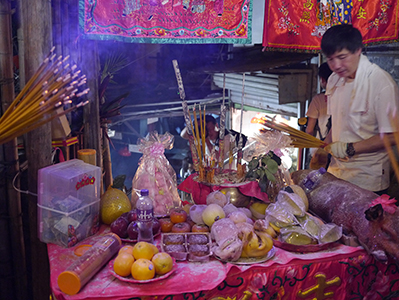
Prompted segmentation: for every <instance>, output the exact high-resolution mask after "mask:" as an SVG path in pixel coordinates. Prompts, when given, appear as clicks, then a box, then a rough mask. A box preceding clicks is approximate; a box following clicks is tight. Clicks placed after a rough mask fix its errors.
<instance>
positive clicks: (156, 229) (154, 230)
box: [152, 218, 161, 235]
mask: <svg viewBox="0 0 399 300" xmlns="http://www.w3.org/2000/svg"><path fill="white" fill-rule="evenodd" d="M160 228H161V223H159V220H158V219H157V218H154V219H153V220H152V234H154V235H155V234H157V233H158V232H159V229H160Z"/></svg>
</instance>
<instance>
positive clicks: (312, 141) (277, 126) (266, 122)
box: [251, 116, 327, 148]
mask: <svg viewBox="0 0 399 300" xmlns="http://www.w3.org/2000/svg"><path fill="white" fill-rule="evenodd" d="M251 123H258V124H261V125H263V126H265V127H268V128H270V129H273V130H277V131H280V132H282V133H285V134H288V136H289V137H290V138H291V140H292V142H291V144H292V146H293V147H295V148H323V147H325V146H326V145H327V143H325V142H323V141H322V140H319V139H318V138H316V137H314V136H312V135H310V134H308V133H306V132H303V131H301V130H298V129H295V128H293V127H291V126H289V125H287V124H284V123H279V122H276V121H275V120H273V119H272V118H270V117H268V116H264V117H262V118H252V120H251Z"/></svg>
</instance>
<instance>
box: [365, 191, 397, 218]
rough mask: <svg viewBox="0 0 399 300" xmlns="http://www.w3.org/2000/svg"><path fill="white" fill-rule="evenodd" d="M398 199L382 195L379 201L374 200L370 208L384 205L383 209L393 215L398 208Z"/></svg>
mask: <svg viewBox="0 0 399 300" xmlns="http://www.w3.org/2000/svg"><path fill="white" fill-rule="evenodd" d="M396 201H397V200H396V199H395V198H392V199H389V195H386V194H384V195H381V196H380V197H378V198H377V199H374V200H373V202H371V204H370V205H369V207H372V206H376V205H377V204H381V205H382V209H383V210H384V211H386V212H387V213H390V214H391V215H392V214H394V213H395V210H396V208H397V206H396V205H395V203H396Z"/></svg>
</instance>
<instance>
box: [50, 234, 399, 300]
mask: <svg viewBox="0 0 399 300" xmlns="http://www.w3.org/2000/svg"><path fill="white" fill-rule="evenodd" d="M107 231H109V228H108V227H106V228H104V227H103V228H102V230H101V231H100V233H99V234H104V233H106V232H107ZM99 234H97V235H96V236H92V237H90V238H88V239H86V240H85V241H83V242H81V243H79V244H94V242H95V241H96V238H98V235H99ZM275 250H276V252H275V255H274V256H273V257H272V258H271V259H269V260H268V261H266V262H263V263H259V264H252V265H236V264H232V263H222V262H220V261H218V260H216V259H211V260H210V261H209V262H207V263H190V262H178V263H177V270H176V271H175V272H174V273H173V274H172V275H171V276H170V277H168V278H165V279H163V280H160V281H156V282H153V283H145V284H135V283H127V282H123V281H120V280H119V279H117V278H115V277H114V276H113V275H112V274H111V273H110V271H109V270H108V269H109V268H108V264H106V265H105V267H104V268H103V269H102V270H100V271H99V272H98V273H97V274H96V275H95V276H94V277H93V278H92V280H91V281H89V282H88V283H87V284H86V286H84V287H83V288H82V289H81V291H80V292H79V293H78V294H76V295H73V296H68V295H65V294H63V293H62V292H61V291H60V289H59V288H58V284H57V278H58V275H59V274H60V273H61V272H62V271H64V270H65V269H66V268H67V267H68V266H69V265H70V264H71V263H72V262H73V261H74V260H75V259H77V257H76V256H75V255H74V253H73V251H74V248H62V247H60V246H57V245H54V244H49V245H48V253H49V260H50V268H51V287H52V291H53V294H54V296H55V298H56V299H59V300H61V299H142V300H144V299H165V300H166V299H168V300H170V299H173V300H176V299H179V300H180V299H194V298H187V295H188V294H190V295H192V297H194V295H196V297H197V296H198V297H199V298H195V299H209V300H211V299H220V298H217V297H219V296H221V295H224V296H227V295H228V296H229V297H230V298H231V299H234V298H233V296H234V295H235V296H237V298H236V299H241V296H243V295H249V294H247V292H248V293H249V292H250V293H251V295H252V296H251V298H247V299H261V298H257V297H258V296H256V293H261V292H262V291H264V289H265V286H264V285H265V284H266V283H270V280H271V279H272V278H273V276H274V278H280V277H281V276H282V278H284V277H286V276H288V275H290V276H291V275H295V276H296V277H295V276H294V277H295V278H301V277H300V276H306V278H307V281H303V282H302V283H301V284H303V286H300V284H299V282H300V281H298V280H296V281H295V282H297V281H298V284H297V285H296V286H295V287H294V286H288V285H287V286H285V284H286V283H284V284H283V283H281V286H282V287H283V288H285V292H288V289H291V290H292V292H296V293H298V292H299V291H300V290H301V289H302V287H303V288H304V287H305V286H310V285H311V283H312V282H316V280H315V279H314V278H313V277H314V276H316V275H317V274H319V273H320V272H322V273H324V274H325V275H326V276H327V277H328V278H333V277H334V276H335V274H340V276H341V281H340V282H341V283H342V284H340V285H339V286H337V287H336V288H337V293H338V292H339V293H346V292H347V289H348V288H349V286H350V285H348V284H349V283H348V282H346V281H345V280H346V279H345V278H346V277H348V278H349V277H351V278H354V277H355V278H354V279H353V280H355V279H356V280H360V277H356V276H354V275H353V274H354V273H353V272H354V271H355V270H357V271H356V272H358V271H359V269H361V268H364V262H367V263H369V264H372V265H375V267H374V268H373V270H376V272H378V270H379V269H380V272H382V271H381V269H382V268H381V267H378V266H377V263H376V262H374V261H373V258H371V257H369V256H368V255H367V254H366V253H365V251H364V250H363V249H362V248H359V247H356V248H355V247H349V246H345V245H338V246H337V247H335V248H333V249H329V250H328V251H322V252H316V253H308V254H300V253H291V252H287V251H285V250H282V249H279V248H276V249H275ZM370 261H371V263H370ZM354 262H355V263H356V265H355V266H353V267H351V266H350V264H352V263H354ZM347 265H349V266H347ZM362 266H363V267H362ZM350 268H352V271H350V270H349V269H350ZM384 268H385V269H386V268H388V267H387V265H385V266H384ZM307 269H308V271H306V270H307ZM348 270H349V271H348ZM370 270H371V269H370ZM370 270H365V271H364V272H365V274H366V272H368V273H370V274H371V275H372V276H374V277H373V278H374V279H375V278H376V276H377V273H371V272H374V271H370ZM305 271H306V272H305ZM385 271H386V272H388V271H389V270H385ZM393 271H394V270H391V273H390V274H388V275H390V276H396V277H398V278H396V279H399V272H397V271H398V270H397V269H396V273H394V274H396V275H392V272H393ZM318 272H319V273H318ZM368 273H367V274H368ZM287 274H288V275H287ZM388 275H384V276H388ZM381 276H382V275H381ZM381 276H380V277H381ZM268 278H269V279H268ZM374 279H373V280H374ZM380 279H381V278H380ZM237 280H238V282H240V283H239V284H238V283H237ZM268 280H269V281H268ZM273 280H275V279H273ZM370 280H371V279H370ZM381 280H382V279H381ZM343 281H345V283H343ZM233 282H234V283H233ZM362 282H363V283H364V282H365V281H364V280H363V281H362ZM398 284H399V283H398ZM262 285H263V286H262ZM294 288H295V289H294ZM268 289H271V286H270V287H268ZM364 289H365V287H362V291H363V290H364ZM364 293H366V292H364ZM168 295H169V296H170V297H169V298H168ZM172 295H173V296H172ZM201 295H202V296H201ZM147 296H148V298H147ZM238 296H239V297H238ZM226 299H228V298H226ZM267 299H268V298H267ZM284 299H291V298H284ZM335 299H343V298H339V297H338V298H335Z"/></svg>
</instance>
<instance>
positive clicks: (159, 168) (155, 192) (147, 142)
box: [131, 131, 181, 216]
mask: <svg viewBox="0 0 399 300" xmlns="http://www.w3.org/2000/svg"><path fill="white" fill-rule="evenodd" d="M173 142H174V137H173V135H171V134H170V133H169V132H167V133H165V134H158V132H156V131H152V132H150V133H149V134H148V135H147V136H146V137H145V138H143V139H139V140H138V141H137V145H138V146H139V150H140V151H141V152H142V153H143V156H142V157H141V158H140V161H139V167H138V169H137V171H136V174H135V175H134V178H133V183H132V187H133V192H132V199H131V201H132V204H133V206H134V207H135V204H136V202H137V199H138V197H139V195H140V190H141V189H148V191H149V196H150V197H151V199H152V200H153V202H154V214H155V215H157V216H163V215H167V214H168V213H169V210H170V209H171V208H172V207H175V206H180V204H181V199H180V197H179V194H178V192H177V181H176V172H175V171H174V169H173V168H172V166H171V165H170V163H169V161H168V160H167V158H166V157H165V155H164V152H165V149H167V150H170V149H172V148H173ZM135 191H136V192H135Z"/></svg>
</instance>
